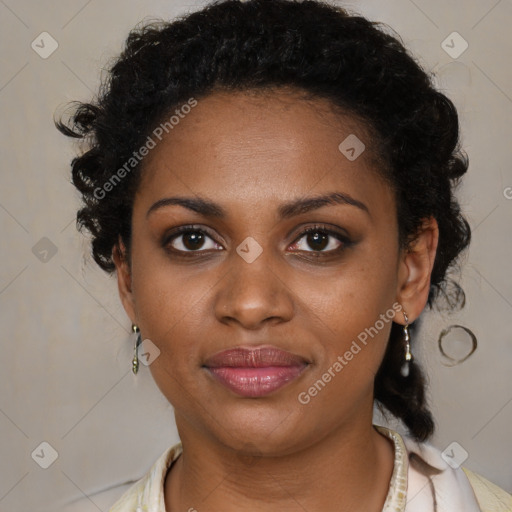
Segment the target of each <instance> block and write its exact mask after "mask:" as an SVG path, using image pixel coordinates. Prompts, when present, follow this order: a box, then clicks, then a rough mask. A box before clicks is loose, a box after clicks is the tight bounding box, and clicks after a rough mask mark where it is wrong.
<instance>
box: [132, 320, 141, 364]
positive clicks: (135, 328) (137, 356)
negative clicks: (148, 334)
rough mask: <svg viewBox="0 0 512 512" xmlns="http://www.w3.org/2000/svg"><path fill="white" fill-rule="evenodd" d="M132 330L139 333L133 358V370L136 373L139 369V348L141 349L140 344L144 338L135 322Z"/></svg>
mask: <svg viewBox="0 0 512 512" xmlns="http://www.w3.org/2000/svg"><path fill="white" fill-rule="evenodd" d="M132 331H133V332H134V333H135V334H137V340H136V341H135V349H134V354H133V359H132V372H133V373H135V374H136V373H137V372H138V371H139V354H138V350H139V345H140V344H141V343H142V338H141V335H140V329H139V328H138V327H137V326H136V325H135V324H132Z"/></svg>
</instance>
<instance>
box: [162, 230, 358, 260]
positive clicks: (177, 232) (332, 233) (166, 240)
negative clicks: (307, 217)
mask: <svg viewBox="0 0 512 512" xmlns="http://www.w3.org/2000/svg"><path fill="white" fill-rule="evenodd" d="M187 233H201V234H203V235H206V236H208V237H209V238H210V239H212V240H213V237H212V236H211V235H210V234H209V233H208V231H206V230H205V229H204V228H202V227H199V226H194V225H188V226H180V227H178V228H176V229H174V230H173V231H172V233H169V234H167V235H166V236H164V239H163V241H162V246H163V247H164V249H166V250H167V251H168V252H171V253H173V254H178V255H180V256H184V257H191V256H195V255H197V254H198V253H199V254H200V253H201V252H207V251H201V250H197V251H182V250H181V249H174V248H169V246H170V244H171V242H172V241H173V240H174V239H176V238H178V237H179V236H180V235H183V234H187ZM310 233H323V234H325V235H328V236H332V237H333V238H335V239H336V240H338V241H339V242H341V246H340V247H338V248H337V249H331V250H329V251H315V250H311V251H300V250H299V251H298V252H306V253H310V254H314V255H315V256H318V255H321V254H327V255H333V254H337V253H341V252H342V251H343V250H344V249H346V248H348V247H350V246H351V245H352V244H353V242H352V241H351V240H350V239H349V238H348V237H347V236H346V235H343V234H341V233H338V232H336V231H333V230H332V229H329V228H327V227H326V226H323V225H321V224H316V225H314V226H310V227H308V228H306V229H304V230H303V231H301V232H300V233H299V234H298V235H297V237H296V238H295V241H294V242H293V243H292V245H295V244H296V243H297V242H298V241H299V240H301V239H302V238H303V237H304V236H306V235H308V234H310ZM215 243H216V242H215Z"/></svg>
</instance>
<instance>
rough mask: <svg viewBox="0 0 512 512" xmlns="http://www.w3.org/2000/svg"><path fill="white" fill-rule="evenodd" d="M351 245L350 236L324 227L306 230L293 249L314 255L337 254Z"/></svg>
mask: <svg viewBox="0 0 512 512" xmlns="http://www.w3.org/2000/svg"><path fill="white" fill-rule="evenodd" d="M351 245H352V242H351V240H350V239H349V238H348V236H346V235H344V234H342V233H338V232H336V231H333V230H331V229H328V228H327V227H324V226H313V227H310V228H307V229H305V230H304V231H303V232H302V233H301V234H300V236H299V238H297V240H296V241H295V242H294V244H293V245H292V246H291V248H292V250H296V251H303V252H309V253H312V254H315V253H317V254H327V253H332V254H335V253H338V252H341V251H343V249H345V248H347V247H350V246H351Z"/></svg>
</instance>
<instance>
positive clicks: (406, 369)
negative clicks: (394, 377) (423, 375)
mask: <svg viewBox="0 0 512 512" xmlns="http://www.w3.org/2000/svg"><path fill="white" fill-rule="evenodd" d="M402 312H403V315H404V320H405V325H404V341H405V362H404V364H403V365H402V367H401V368H400V374H401V375H402V377H409V373H410V371H411V362H412V352H411V343H410V342H411V337H410V336H409V318H407V314H406V313H405V311H402Z"/></svg>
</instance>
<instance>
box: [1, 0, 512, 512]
mask: <svg viewBox="0 0 512 512" xmlns="http://www.w3.org/2000/svg"><path fill="white" fill-rule="evenodd" d="M200 5H201V2H196V3H195V4H194V3H190V2H185V1H178V0H174V1H170V0H168V1H164V0H152V1H145V2H136V1H133V0H131V1H121V0H110V1H108V2H107V1H104V0H103V1H102V0H90V1H86V0H72V1H71V0H68V1H64V0H45V1H40V2H35V1H33V0H32V1H29V0H1V1H0V34H1V36H0V37H1V42H2V45H1V53H0V55H1V71H0V73H1V74H0V108H1V112H2V117H1V119H2V122H1V137H0V143H1V146H2V172H1V175H0V225H1V262H2V264H1V266H0V314H1V319H0V320H1V324H0V325H1V331H0V332H1V339H2V344H1V354H2V356H1V362H2V367H1V371H0V389H1V398H0V432H1V434H2V435H1V438H0V472H1V478H0V511H2V512H3V511H10V512H21V511H30V512H38V511H43V510H52V511H55V510H63V505H62V504H63V503H64V502H67V501H72V500H75V499H77V500H79V501H78V502H77V503H78V504H77V505H76V506H75V507H73V508H69V510H75V511H76V510H80V511H83V512H89V511H91V512H95V511H98V510H101V511H106V510H107V509H108V506H109V505H111V504H112V503H113V501H115V499H117V497H118V496H119V495H120V494H121V493H122V491H123V490H124V489H125V488H126V486H127V485H129V483H130V482H131V481H133V480H135V479H138V478H139V477H140V476H142V475H143V474H144V473H145V472H146V471H147V470H148V468H149V467H150V465H151V464H152V463H153V462H154V461H155V460H156V458H157V457H158V456H159V455H160V454H161V453H162V452H163V450H164V449H165V448H167V447H168V446H169V445H170V444H173V443H174V442H176V441H177V435H176V431H175V427H174V423H173V413H172V408H171V406H170V405H169V404H168V403H167V401H166V400H165V398H164V397H163V396H162V395H161V394H160V392H159V391H158V389H157V388H156V386H155V384H154V383H153V381H152V379H151V376H150V373H149V370H148V368H146V367H143V368H142V370H141V371H140V372H139V374H138V375H137V376H134V375H133V374H132V373H131V370H130V359H131V356H132V349H133V338H132V337H131V335H130V331H129V322H128V321H127V318H126V316H125V314H124V311H123V310H122V308H121V305H120V302H119V300H118V297H117V289H116V286H115V281H114V280H113V279H112V278H108V277H106V275H104V274H103V273H102V272H101V271H100V270H98V269H97V268H96V267H95V266H94V264H93V263H92V262H91V258H90V257H89V256H88V247H87V242H86V240H85V239H83V238H82V237H81V236H80V235H79V234H77V232H76V230H75V227H74V216H75V211H76V207H77V196H76V194H75V192H74V188H73V187H72V185H71V184H70V181H69V162H70V159H71V158H72V156H73V154H74V150H75V148H73V146H72V145H71V143H70V142H69V140H66V138H65V137H63V136H62V135H60V134H59V133H58V132H57V131H56V130H55V129H54V127H53V121H52V118H53V115H54V112H55V111H58V109H62V107H63V106H64V105H65V104H66V103H67V102H68V101H70V100H75V99H80V100H88V99H89V98H90V97H91V95H92V93H93V92H94V91H95V90H96V88H97V86H98V83H99V77H100V70H101V68H102V67H105V66H106V65H107V63H108V62H109V59H111V58H112V57H114V56H115V55H116V54H117V52H118V51H119V50H120V48H121V45H122V43H123V41H124V38H125V37H126V35H127V33H128V30H129V29H130V28H132V27H133V26H134V25H135V24H136V23H137V22H139V21H141V20H142V19H143V18H144V17H148V16H149V17H155V16H162V17H164V18H172V17H174V16H175V15H177V14H179V13H184V12H186V11H188V10H193V9H196V8H198V7H199V6H200ZM345 5H347V4H345ZM348 5H350V6H352V7H353V8H354V9H356V10H359V11H360V12H362V13H363V14H365V15H367V16H369V17H370V18H373V19H376V20H381V21H384V22H387V23H389V24H390V25H391V26H392V27H393V28H394V29H396V30H397V31H398V33H399V34H401V36H402V38H403V40H404V41H405V43H406V44H407V45H408V46H409V47H410V48H411V49H412V50H413V51H414V52H415V53H416V54H417V55H418V58H419V59H420V61H421V62H422V63H423V64H424V66H425V67H427V68H428V69H431V70H434V71H436V72H437V74H438V78H437V80H438V84H439V85H440V86H441V87H442V88H443V89H444V90H445V91H446V92H447V94H449V95H450V97H452V99H454V101H455V103H456V105H457V107H458V108H459V111H460V115H461V122H462V126H463V142H464V145H465V147H466V149H467V151H468V154H469V156H470V161H471V166H470V171H469V175H468V176H467V179H466V181H465V185H464V186H463V187H462V188H461V190H460V198H461V200H462V203H463V206H464V209H465V212H466V214H467V215H468V217H469V219H470V222H471V225H472V227H473V230H474V240H473V244H472V248H471V251H470V253H469V255H468V258H467V263H466V265H465V267H464V271H463V275H462V280H463V285H464V287H465V289H466V292H467V298H468V303H467V306H466V309H465V310H464V311H463V312H460V313H457V314H453V315H447V314H444V315H441V314H430V315H429V318H428V319H429V320H430V321H429V322H427V323H428V328H427V327H426V326H425V328H424V329H422V332H421V338H422V340H423V341H424V342H425V343H424V344H423V347H424V348H423V349H422V353H421V354H419V353H417V355H418V357H421V359H423V361H424V363H425V365H426V366H427V369H428V372H429V374H430V378H431V396H432V401H433V404H434V405H433V410H434V412H435V416H436V419H437V423H438V430H437V434H436V436H435V438H434V440H433V443H434V444H435V445H436V446H437V447H439V448H440V449H444V448H446V447H447V446H448V445H449V444H450V443H451V442H452V441H457V442H458V443H459V444H460V445H461V446H462V447H463V448H464V449H465V450H466V451H467V452H468V454H469V458H468V459H467V460H466V461H465V463H464V464H465V465H466V466H467V467H469V468H471V469H473V470H475V471H477V472H479V473H481V474H482V475H484V476H486V477H487V478H489V479H490V480H492V481H494V482H495V483H497V484H499V485H501V486H502V487H504V488H505V489H507V490H508V491H509V492H510V491H512V466H511V464H510V460H511V459H512V449H511V441H510V432H511V429H510V425H511V420H512V404H511V401H512V386H511V379H510V366H511V362H512V343H511V341H512V334H511V330H510V326H511V323H510V318H511V316H512V272H511V261H512V260H511V252H512V235H511V228H510V221H511V218H512V199H511V198H512V188H509V187H512V172H511V152H510V146H511V144H510V126H511V119H512V68H511V66H510V55H511V54H512V37H511V32H510V27H511V26H512V2H511V0H501V1H497V0H478V1H477V0H471V1H462V0H457V1H451V2H444V1H441V0H435V1H426V0H415V1H414V2H413V1H412V0H390V1H387V2H378V1H376V0H374V1H370V0H368V1H366V0H365V1H361V2H354V3H351V4H348ZM44 31H46V32H48V33H49V34H51V36H52V37H53V38H54V39H55V40H56V41H57V42H58V45H59V46H58V49H57V50H56V51H55V52H54V53H53V54H52V55H51V56H49V57H48V58H47V59H43V58H41V57H40V56H39V55H38V54H37V53H36V52H35V51H34V50H33V49H32V48H31V43H32V41H34V40H36V42H37V41H38V40H39V41H40V38H39V39H36V38H37V37H38V36H39V34H41V33H42V32H44ZM453 31H457V32H459V33H460V34H461V35H462V37H463V38H464V39H465V40H466V41H467V42H468V44H469V47H468V49H467V50H466V51H465V52H464V53H463V54H462V55H461V56H459V57H458V58H457V59H454V58H452V57H450V56H449V55H448V54H447V53H446V52H445V51H444V50H443V48H442V47H441V43H442V41H443V40H445V38H446V37H447V36H448V35H449V34H451V33H452V32H453ZM45 37H46V36H45ZM48 47H49V46H48V45H46V48H48ZM507 197H508V198H507ZM43 237H46V238H47V239H49V240H50V241H51V244H53V245H51V244H50V243H49V242H48V241H47V240H43V241H42V242H40V240H41V239H42V238H43ZM38 242H39V245H36V244H38ZM34 246H35V247H36V249H34V250H33V248H34ZM53 246H54V247H55V249H56V250H57V252H56V254H54V255H53V254H52V247H53ZM55 249H54V250H55ZM45 250H46V251H48V252H46V253H45V252H44V251H45ZM45 258H46V260H47V261H44V259H45ZM41 259H43V261H41ZM451 324H462V325H464V326H466V327H468V328H469V329H471V330H472V331H473V332H474V333H475V335H476V337H477V338H478V342H479V346H478V349H477V351H476V353H475V354H473V355H472V356H471V357H470V358H469V359H468V360H467V361H465V362H463V363H461V364H459V365H457V366H454V367H448V366H446V361H445V360H444V359H443V357H442V355H441V353H440V351H439V350H438V347H437V339H438V337H439V333H440V332H441V330H442V329H443V328H446V327H447V326H449V325H451ZM449 349H450V351H451V353H452V354H455V353H456V352H458V353H459V354H462V353H463V352H464V351H465V350H467V347H466V346H465V344H464V340H462V339H454V340H453V339H452V340H451V345H450V347H449ZM417 352H418V349H417ZM42 442H47V443H49V444H50V445H51V446H52V447H53V449H54V450H56V452H57V453H58V458H57V460H56V461H55V462H54V463H53V464H52V465H51V466H50V467H49V468H48V469H42V468H41V467H40V466H39V465H38V464H36V462H35V460H34V459H33V458H32V457H31V454H32V452H33V451H34V450H35V449H36V448H38V447H39V445H40V444H41V443H42ZM36 453H40V448H39V451H38V452H36ZM49 453H50V451H49V450H48V449H47V450H46V452H45V457H47V456H48V454H49ZM34 457H35V456H34ZM39 459H40V460H41V457H40V458H39ZM123 484H125V485H124V487H123ZM109 489H110V490H109Z"/></svg>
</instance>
